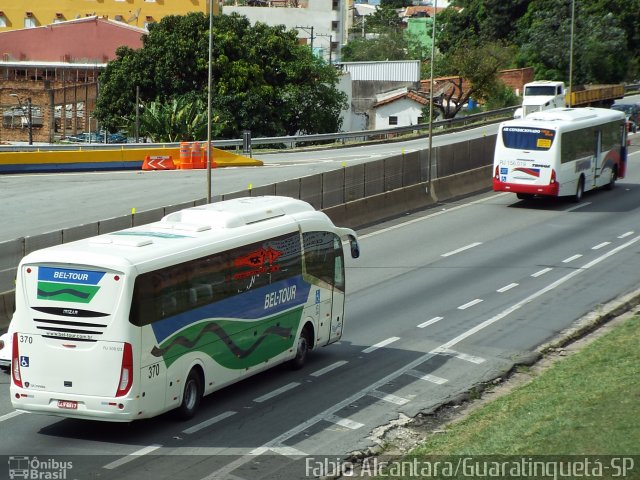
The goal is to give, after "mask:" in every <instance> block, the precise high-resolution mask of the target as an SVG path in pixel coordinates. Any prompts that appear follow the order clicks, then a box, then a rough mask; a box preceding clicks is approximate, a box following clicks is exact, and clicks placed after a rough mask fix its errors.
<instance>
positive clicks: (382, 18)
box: [367, 5, 402, 33]
mask: <svg viewBox="0 0 640 480" xmlns="http://www.w3.org/2000/svg"><path fill="white" fill-rule="evenodd" d="M400 30H402V19H401V18H400V16H399V15H398V12H396V9H395V8H393V7H390V6H382V5H381V6H380V7H378V8H377V9H376V11H375V12H374V13H373V14H372V15H369V16H368V17H367V33H391V32H395V33H398V32H400Z"/></svg>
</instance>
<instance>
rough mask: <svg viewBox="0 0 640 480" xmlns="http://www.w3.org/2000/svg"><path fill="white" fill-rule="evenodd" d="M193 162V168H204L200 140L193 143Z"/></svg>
mask: <svg viewBox="0 0 640 480" xmlns="http://www.w3.org/2000/svg"><path fill="white" fill-rule="evenodd" d="M191 163H192V164H193V168H204V155H202V146H201V145H200V142H193V143H192V144H191Z"/></svg>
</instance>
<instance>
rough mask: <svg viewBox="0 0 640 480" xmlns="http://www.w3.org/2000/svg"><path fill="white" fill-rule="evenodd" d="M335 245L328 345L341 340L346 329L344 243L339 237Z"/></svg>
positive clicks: (334, 239)
mask: <svg viewBox="0 0 640 480" xmlns="http://www.w3.org/2000/svg"><path fill="white" fill-rule="evenodd" d="M333 243H334V245H333V248H334V252H335V255H334V262H333V265H334V269H333V301H332V302H331V305H332V306H331V325H330V327H329V328H330V330H329V341H328V342H327V343H333V342H337V341H338V340H340V337H342V329H343V328H344V301H345V294H344V292H345V281H344V253H343V251H342V241H341V240H340V238H339V237H338V236H334V238H333Z"/></svg>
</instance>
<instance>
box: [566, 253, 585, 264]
mask: <svg viewBox="0 0 640 480" xmlns="http://www.w3.org/2000/svg"><path fill="white" fill-rule="evenodd" d="M581 256H582V255H580V254H579V253H577V254H575V255H572V256H570V257H569V258H565V259H564V260H562V263H569V262H573V261H574V260H577V259H579V258H580V257H581Z"/></svg>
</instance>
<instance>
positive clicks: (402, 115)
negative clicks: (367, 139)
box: [371, 98, 422, 130]
mask: <svg viewBox="0 0 640 480" xmlns="http://www.w3.org/2000/svg"><path fill="white" fill-rule="evenodd" d="M375 111H376V116H375V123H374V124H373V125H372V126H371V128H372V129H374V130H381V129H384V128H389V127H404V126H406V125H417V124H418V117H420V116H422V105H421V104H420V103H418V102H415V101H413V100H409V99H408V98H403V99H400V100H396V101H395V102H391V103H387V104H385V105H381V106H379V107H377V108H376V109H375ZM392 116H396V117H398V124H397V125H389V117H392Z"/></svg>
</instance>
